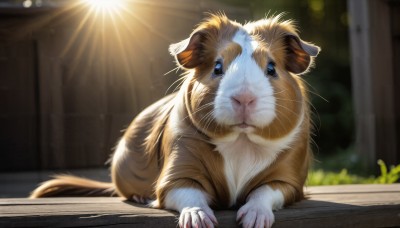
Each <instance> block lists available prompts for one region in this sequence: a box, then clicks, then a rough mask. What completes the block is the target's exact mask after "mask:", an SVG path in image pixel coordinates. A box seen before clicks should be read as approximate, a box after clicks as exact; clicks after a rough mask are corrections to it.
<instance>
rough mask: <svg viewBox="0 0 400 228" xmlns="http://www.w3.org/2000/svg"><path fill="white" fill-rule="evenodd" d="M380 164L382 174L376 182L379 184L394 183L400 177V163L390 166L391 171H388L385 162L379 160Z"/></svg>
mask: <svg viewBox="0 0 400 228" xmlns="http://www.w3.org/2000/svg"><path fill="white" fill-rule="evenodd" d="M378 165H379V167H380V169H381V175H380V176H379V177H377V178H376V179H375V181H374V183H377V184H392V183H395V182H397V181H398V180H399V179H400V164H399V165H397V166H394V165H392V166H390V171H389V172H388V170H387V167H386V164H385V162H383V161H382V160H380V159H379V160H378Z"/></svg>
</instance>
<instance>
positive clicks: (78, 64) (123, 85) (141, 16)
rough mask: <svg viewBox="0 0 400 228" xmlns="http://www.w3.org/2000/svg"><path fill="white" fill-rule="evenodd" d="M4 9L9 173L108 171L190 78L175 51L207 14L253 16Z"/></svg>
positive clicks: (4, 165)
mask: <svg viewBox="0 0 400 228" xmlns="http://www.w3.org/2000/svg"><path fill="white" fill-rule="evenodd" d="M65 2H68V1H64V4H61V5H60V6H58V7H50V8H46V7H42V8H32V9H23V8H14V7H12V8H2V9H0V12H1V13H0V41H1V42H0V75H1V76H0V107H1V111H0V125H1V128H0V151H1V153H2V159H0V171H6V170H7V171H13V170H40V169H55V168H57V169H59V168H82V167H85V168H88V167H98V166H103V165H104V163H105V161H106V160H107V159H108V157H109V156H110V154H111V153H112V148H113V147H114V145H115V143H116V142H117V140H118V138H119V137H121V135H122V133H121V130H123V129H124V128H125V127H127V126H128V124H129V123H130V122H131V121H132V119H133V118H134V117H135V115H136V114H137V113H138V112H140V111H141V110H142V109H143V108H144V107H146V106H147V105H149V104H150V103H152V102H153V101H155V100H157V99H158V98H160V97H162V96H164V95H165V94H166V93H169V92H172V91H173V88H174V86H173V87H172V88H171V89H169V90H168V87H169V86H170V85H171V84H172V83H173V82H174V81H176V80H177V79H178V75H179V73H180V72H176V71H172V73H169V74H167V75H165V76H164V74H165V73H167V72H169V71H171V70H173V69H174V68H175V64H174V62H173V58H172V57H171V56H170V55H169V53H168V45H169V44H170V43H173V42H178V41H180V40H182V39H185V38H186V37H187V36H188V34H190V33H191V31H192V29H193V26H194V25H195V24H197V23H199V22H200V20H201V19H202V18H203V17H204V12H207V11H217V10H220V9H222V10H224V11H225V12H226V13H227V14H228V16H229V17H231V18H235V19H237V20H238V21H244V19H247V20H248V19H249V18H250V13H249V10H247V9H243V8H240V9H239V8H233V7H227V6H225V5H219V4H216V3H213V2H212V1H196V0H172V1H163V0H151V1H138V2H137V3H131V4H130V5H128V6H127V8H126V10H122V11H119V12H117V11H116V12H108V11H105V12H101V10H97V11H96V9H90V8H89V7H88V6H85V5H82V4H80V5H79V6H77V5H76V4H75V3H77V1H69V4H67V3H65Z"/></svg>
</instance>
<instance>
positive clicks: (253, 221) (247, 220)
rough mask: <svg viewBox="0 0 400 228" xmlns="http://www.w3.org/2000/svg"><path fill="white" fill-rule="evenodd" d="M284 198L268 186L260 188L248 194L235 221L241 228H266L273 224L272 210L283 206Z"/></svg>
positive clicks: (278, 191) (280, 193)
mask: <svg viewBox="0 0 400 228" xmlns="http://www.w3.org/2000/svg"><path fill="white" fill-rule="evenodd" d="M284 200H285V199H284V196H283V194H282V192H281V191H280V190H273V189H272V188H271V187H269V186H268V185H264V186H261V187H259V188H257V189H256V190H254V191H253V192H251V193H250V195H249V197H248V198H247V203H246V204H245V205H243V206H242V207H241V208H240V209H239V210H238V213H237V217H236V219H237V220H238V221H240V223H241V224H242V225H243V227H267V228H270V227H271V226H272V224H273V223H274V222H275V216H274V214H273V212H272V210H278V209H280V208H282V206H283V205H284Z"/></svg>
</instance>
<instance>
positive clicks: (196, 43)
mask: <svg viewBox="0 0 400 228" xmlns="http://www.w3.org/2000/svg"><path fill="white" fill-rule="evenodd" d="M205 36H206V34H205V33H204V32H202V31H197V32H194V33H193V34H192V35H191V36H190V37H189V38H187V39H186V40H182V41H181V42H179V43H176V44H171V45H170V46H169V52H170V53H171V55H173V56H175V58H176V60H177V62H178V63H179V64H180V65H181V66H182V67H184V68H187V69H192V68H195V67H196V66H198V65H200V64H201V63H202V62H203V61H204V58H203V56H202V49H203V42H204V40H205Z"/></svg>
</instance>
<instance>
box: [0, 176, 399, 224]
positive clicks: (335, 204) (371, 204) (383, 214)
mask: <svg viewBox="0 0 400 228" xmlns="http://www.w3.org/2000/svg"><path fill="white" fill-rule="evenodd" d="M306 191H307V192H309V199H308V200H303V201H301V202H299V203H296V204H294V205H292V206H289V207H287V208H285V209H282V210H280V211H278V212H276V213H275V215H276V222H275V225H274V227H296V228H300V227H398V226H400V184H393V185H348V186H346V185H344V186H323V187H308V188H307V189H306ZM215 214H216V216H217V218H218V221H219V224H220V226H219V227H236V226H237V224H236V222H235V217H236V211H234V210H225V211H216V213H215ZM176 221H177V213H175V212H172V211H167V210H157V209H151V208H147V207H144V206H142V205H138V204H133V203H131V202H127V201H124V200H122V199H120V198H105V197H99V198H87V197H86V198H45V199H37V200H28V199H21V198H16V199H0V227H99V226H107V227H132V226H134V227H160V226H162V227H176Z"/></svg>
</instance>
